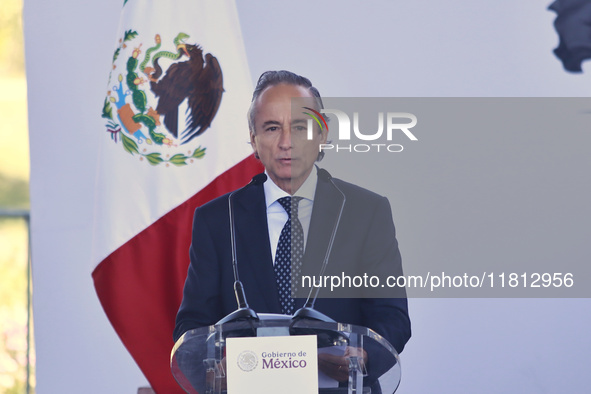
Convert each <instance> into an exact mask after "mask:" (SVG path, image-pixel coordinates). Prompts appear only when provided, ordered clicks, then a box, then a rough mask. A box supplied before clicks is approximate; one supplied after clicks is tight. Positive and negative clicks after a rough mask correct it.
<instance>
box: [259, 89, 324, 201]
mask: <svg viewBox="0 0 591 394" xmlns="http://www.w3.org/2000/svg"><path fill="white" fill-rule="evenodd" d="M293 97H309V98H312V97H313V96H312V94H310V92H309V91H308V89H306V88H304V87H302V86H297V85H289V84H279V85H275V86H271V87H269V88H267V89H265V90H264V91H263V92H262V93H261V95H260V96H259V97H258V98H257V100H256V102H255V109H254V129H255V132H254V134H253V133H252V132H251V135H250V141H251V142H252V148H253V149H254V151H255V153H257V154H258V156H259V158H260V160H261V162H262V163H263V165H264V166H265V169H266V170H267V173H268V174H269V176H270V177H271V179H272V180H273V182H275V184H277V186H279V187H280V188H281V189H283V190H285V191H286V192H288V193H289V194H293V193H294V192H295V191H297V189H299V187H300V186H301V185H302V183H304V181H305V180H306V178H307V177H308V175H309V174H310V172H311V171H312V168H313V167H314V162H315V161H316V159H317V157H318V151H319V145H320V144H324V143H326V137H327V131H326V130H323V131H322V133H319V132H318V131H319V129H318V126H317V125H314V133H313V138H312V139H311V140H308V139H307V120H308V118H307V117H306V115H304V114H303V111H304V110H303V109H302V111H295V112H296V113H298V114H300V113H301V116H300V115H298V116H297V117H295V118H294V119H292V117H291V99H292V98H293Z"/></svg>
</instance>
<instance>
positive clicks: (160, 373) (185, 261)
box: [92, 156, 263, 394]
mask: <svg viewBox="0 0 591 394" xmlns="http://www.w3.org/2000/svg"><path fill="white" fill-rule="evenodd" d="M262 170H263V167H262V166H261V164H260V162H259V161H258V160H256V159H255V158H254V156H249V157H248V158H246V159H245V160H243V161H242V162H240V163H238V164H237V165H235V166H234V167H232V168H231V169H229V170H228V171H226V172H224V173H223V174H222V175H220V176H219V177H217V178H216V179H215V180H214V181H213V182H211V183H210V184H209V185H207V186H206V187H205V188H203V189H202V190H200V191H199V192H198V193H197V194H195V195H194V196H193V197H191V198H190V199H188V200H187V201H185V202H184V203H183V204H181V205H179V206H178V207H176V208H174V209H173V210H172V211H170V212H169V213H167V214H166V215H164V216H163V217H161V218H160V219H158V220H157V221H156V222H154V223H153V224H152V225H150V226H149V227H148V228H146V229H145V230H143V231H142V232H140V233H139V234H137V235H136V236H135V237H134V238H132V239H131V240H129V241H128V242H127V243H125V244H124V245H122V246H121V247H119V248H118V249H117V250H115V251H114V252H113V253H111V254H110V255H109V256H108V257H107V258H105V259H104V260H103V261H101V263H100V264H99V265H98V266H97V267H96V268H95V270H94V272H93V273H92V277H93V279H94V286H95V289H96V292H97V294H98V297H99V299H100V301H101V304H102V306H103V309H104V310H105V313H106V314H107V317H108V318H109V320H110V321H111V324H112V325H113V327H114V328H115V331H116V332H117V334H118V335H119V337H120V338H121V341H122V342H123V344H124V345H125V347H126V348H127V350H128V351H129V352H130V353H131V355H132V357H133V358H134V359H135V361H136V363H137V364H138V366H139V367H140V369H141V370H142V372H143V373H144V375H145V376H146V378H147V379H148V381H149V382H150V384H151V385H152V388H153V389H154V391H156V392H157V393H166V394H170V393H183V390H182V389H181V388H180V387H179V386H178V385H177V383H176V382H175V380H174V378H173V377H172V374H171V372H170V351H171V350H172V347H173V345H174V343H173V340H172V332H173V329H174V322H175V317H176V313H177V310H178V308H179V305H180V303H181V299H182V292H183V285H184V283H185V278H186V276H187V268H188V265H189V245H190V243H191V229H192V222H193V212H194V210H195V209H196V208H197V207H198V206H200V205H203V204H205V203H206V202H208V201H210V200H211V199H213V198H216V197H218V196H221V195H223V194H225V193H228V192H230V191H232V190H234V189H237V188H239V187H241V186H243V185H245V184H246V183H248V181H249V180H250V178H252V176H253V175H254V174H257V173H259V172H262Z"/></svg>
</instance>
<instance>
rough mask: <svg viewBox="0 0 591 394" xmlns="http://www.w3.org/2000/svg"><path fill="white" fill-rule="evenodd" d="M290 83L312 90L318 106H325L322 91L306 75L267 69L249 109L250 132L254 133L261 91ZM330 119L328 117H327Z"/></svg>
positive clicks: (258, 84) (255, 90) (253, 94)
mask: <svg viewBox="0 0 591 394" xmlns="http://www.w3.org/2000/svg"><path fill="white" fill-rule="evenodd" d="M282 83H284V84H288V85H296V86H301V87H303V88H306V89H308V90H309V91H310V93H311V94H312V96H314V97H315V98H316V102H317V104H318V108H319V109H321V108H324V106H323V104H322V97H320V92H319V91H318V89H316V88H315V87H314V86H313V85H312V82H310V80H309V79H308V78H306V77H302V76H301V75H297V74H295V73H292V72H291V71H286V70H279V71H265V72H264V73H262V74H261V76H260V77H259V81H258V82H257V86H256V88H255V89H254V92H253V93H252V101H251V103H250V108H249V109H248V128H249V129H250V132H251V133H252V134H254V132H255V128H254V112H255V111H254V109H255V108H254V107H255V102H256V100H257V99H258V98H259V96H260V95H261V93H262V92H263V91H264V90H265V89H267V88H268V87H270V86H275V85H279V84H282ZM325 119H326V120H328V119H327V118H325Z"/></svg>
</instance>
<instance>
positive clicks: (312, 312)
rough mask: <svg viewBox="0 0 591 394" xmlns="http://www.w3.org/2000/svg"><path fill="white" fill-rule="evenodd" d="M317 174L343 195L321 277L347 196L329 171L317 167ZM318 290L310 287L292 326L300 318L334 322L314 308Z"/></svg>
mask: <svg viewBox="0 0 591 394" xmlns="http://www.w3.org/2000/svg"><path fill="white" fill-rule="evenodd" d="M318 176H319V177H320V178H321V179H324V180H326V181H329V182H330V183H331V184H332V185H333V186H334V188H335V189H337V190H338V192H339V193H341V195H342V196H343V201H342V203H341V210H340V211H339V215H338V216H337V220H336V221H335V224H334V227H333V229H332V234H331V236H330V240H329V242H328V247H327V248H326V254H325V256H324V261H323V262H322V268H321V269H320V276H321V277H322V275H324V272H325V271H326V267H327V266H328V259H329V257H330V254H331V252H332V247H333V243H334V239H335V237H336V234H337V229H338V228H339V223H340V222H341V217H342V216H343V209H344V208H345V202H346V201H347V197H346V196H345V193H343V191H342V190H341V189H340V188H339V187H338V186H337V185H336V184H335V183H334V181H333V179H332V176H331V175H330V173H329V172H328V171H326V170H325V169H324V168H320V169H318ZM319 291H320V288H319V287H314V286H312V288H311V289H310V293H309V294H308V298H307V299H306V304H305V305H304V306H303V307H302V308H300V309H298V310H297V311H296V312H295V313H294V314H293V317H292V319H293V323H292V326H293V324H295V322H296V321H298V320H300V319H314V320H320V321H323V322H327V323H334V322H335V321H334V320H333V319H331V318H330V317H328V316H326V315H325V314H324V313H322V312H320V311H317V310H316V309H314V304H315V303H316V298H318V292H319Z"/></svg>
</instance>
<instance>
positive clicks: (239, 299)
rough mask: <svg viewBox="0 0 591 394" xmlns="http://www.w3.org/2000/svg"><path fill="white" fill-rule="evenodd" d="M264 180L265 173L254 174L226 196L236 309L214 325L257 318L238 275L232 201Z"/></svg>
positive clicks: (265, 177) (265, 178)
mask: <svg viewBox="0 0 591 394" xmlns="http://www.w3.org/2000/svg"><path fill="white" fill-rule="evenodd" d="M266 180H267V175H265V174H258V175H255V176H254V177H253V178H252V180H251V181H250V182H249V183H248V184H247V185H246V186H244V187H243V188H241V189H238V190H235V191H233V192H232V193H230V195H229V196H228V214H229V217H230V242H231V246H232V269H233V270H234V294H235V295H236V303H237V304H238V309H236V310H235V311H234V312H231V313H230V314H228V315H226V316H225V317H224V318H222V319H221V320H220V321H218V322H217V323H216V325H218V324H224V323H228V322H231V321H236V320H249V321H251V320H259V316H258V315H257V313H256V312H255V311H254V310H253V309H252V308H250V307H249V306H248V302H247V301H246V294H245V293H244V285H243V284H242V282H241V281H240V278H239V276H238V262H237V259H236V226H235V224H234V204H233V203H232V202H233V197H234V195H235V194H236V193H238V192H240V191H242V190H244V189H246V188H248V187H250V186H252V185H259V184H262V183H264V182H265V181H266Z"/></svg>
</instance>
